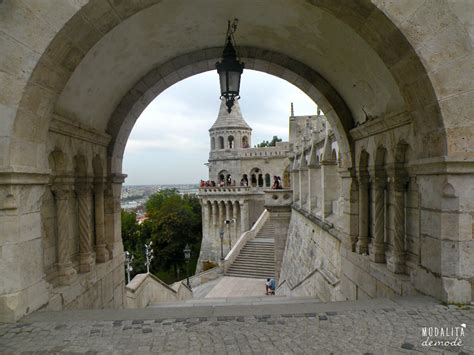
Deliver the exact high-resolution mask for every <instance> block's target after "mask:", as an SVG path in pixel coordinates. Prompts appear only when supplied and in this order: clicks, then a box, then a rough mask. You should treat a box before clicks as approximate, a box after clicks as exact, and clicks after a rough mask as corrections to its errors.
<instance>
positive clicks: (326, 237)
mask: <svg viewBox="0 0 474 355" xmlns="http://www.w3.org/2000/svg"><path fill="white" fill-rule="evenodd" d="M308 216H309V214H305V213H304V212H301V211H298V210H297V209H295V208H293V210H292V213H291V221H290V226H289V230H288V239H287V241H286V248H285V253H284V255H283V263H282V267H281V272H280V279H279V282H278V284H279V288H278V289H277V294H285V295H291V296H314V297H317V298H320V299H321V300H323V301H339V300H341V299H343V296H342V294H341V292H340V286H339V281H340V276H341V242H340V240H339V239H338V238H336V237H335V236H334V235H332V234H331V233H329V232H328V231H327V230H324V229H323V228H322V227H321V224H322V222H320V221H318V220H317V219H316V218H315V217H312V218H311V219H310V218H308Z"/></svg>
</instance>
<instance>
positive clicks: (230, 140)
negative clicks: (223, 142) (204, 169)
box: [227, 136, 235, 149]
mask: <svg viewBox="0 0 474 355" xmlns="http://www.w3.org/2000/svg"><path fill="white" fill-rule="evenodd" d="M234 144H235V143H234V136H229V137H227V147H228V148H229V149H234V148H235V147H234Z"/></svg>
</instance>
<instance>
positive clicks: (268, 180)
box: [265, 174, 272, 187]
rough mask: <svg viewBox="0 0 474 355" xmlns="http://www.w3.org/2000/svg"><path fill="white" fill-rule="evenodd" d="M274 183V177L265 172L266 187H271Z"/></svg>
mask: <svg viewBox="0 0 474 355" xmlns="http://www.w3.org/2000/svg"><path fill="white" fill-rule="evenodd" d="M271 184H272V179H271V177H270V174H265V187H270V186H271Z"/></svg>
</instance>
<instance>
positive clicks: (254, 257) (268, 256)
mask: <svg viewBox="0 0 474 355" xmlns="http://www.w3.org/2000/svg"><path fill="white" fill-rule="evenodd" d="M274 232H275V230H274V227H273V224H272V223H271V220H270V219H269V220H268V221H267V222H266V223H265V224H264V225H263V227H262V229H261V230H260V231H259V232H258V234H257V235H256V237H255V238H254V239H252V240H249V241H248V242H247V244H245V246H244V247H243V248H242V250H241V251H240V254H239V256H238V257H237V258H236V260H235V261H234V262H233V263H232V265H231V267H230V268H229V270H228V271H227V272H226V276H234V277H249V278H258V279H262V278H269V277H272V278H274V277H275V240H274V239H273V234H274Z"/></svg>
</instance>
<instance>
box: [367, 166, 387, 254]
mask: <svg viewBox="0 0 474 355" xmlns="http://www.w3.org/2000/svg"><path fill="white" fill-rule="evenodd" d="M385 181H386V178H385V175H379V176H376V177H375V181H374V184H373V196H374V204H375V206H374V239H373V243H372V250H371V253H370V259H371V260H372V261H374V262H376V263H383V262H385V245H384V235H385Z"/></svg>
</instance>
